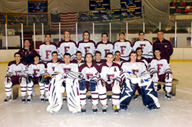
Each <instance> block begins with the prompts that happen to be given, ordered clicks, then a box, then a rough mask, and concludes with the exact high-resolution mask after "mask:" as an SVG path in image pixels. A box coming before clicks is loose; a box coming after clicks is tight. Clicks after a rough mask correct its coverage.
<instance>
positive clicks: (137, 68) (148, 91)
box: [120, 51, 160, 110]
mask: <svg viewBox="0 0 192 127" xmlns="http://www.w3.org/2000/svg"><path fill="white" fill-rule="evenodd" d="M136 59H137V53H136V52H135V51H132V52H131V53H130V61H128V62H124V63H123V64H122V66H121V69H122V70H123V73H121V79H122V80H123V87H122V90H121V94H120V108H121V109H122V110H126V109H127V106H128V105H129V103H130V101H131V98H132V96H133V94H134V93H135V89H136V86H137V84H138V85H139V87H140V88H141V91H142V93H141V95H142V99H143V104H144V105H145V106H147V107H148V108H149V109H150V110H152V109H158V108H160V104H159V102H158V97H157V92H156V90H155V88H154V84H153V82H152V79H151V77H150V74H149V72H147V71H146V67H145V65H144V63H143V62H136Z"/></svg>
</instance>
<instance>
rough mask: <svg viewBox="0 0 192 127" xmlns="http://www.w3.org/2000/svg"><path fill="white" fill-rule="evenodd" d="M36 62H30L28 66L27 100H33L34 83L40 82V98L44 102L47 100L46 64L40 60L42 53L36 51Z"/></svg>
mask: <svg viewBox="0 0 192 127" xmlns="http://www.w3.org/2000/svg"><path fill="white" fill-rule="evenodd" d="M33 58H34V62H33V63H31V64H29V66H28V72H27V74H28V77H27V94H28V97H27V102H28V103H29V102H31V100H32V92H33V91H32V90H33V85H34V84H38V85H39V87H40V93H41V95H40V99H41V101H42V102H44V100H45V95H44V94H45V84H44V76H45V74H46V65H45V64H44V63H43V62H40V61H39V60H40V55H39V54H38V53H36V54H35V55H34V56H33Z"/></svg>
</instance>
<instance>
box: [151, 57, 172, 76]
mask: <svg viewBox="0 0 192 127" xmlns="http://www.w3.org/2000/svg"><path fill="white" fill-rule="evenodd" d="M149 71H150V73H151V74H153V72H157V74H158V75H163V74H166V73H172V71H171V68H170V66H169V64H168V62H167V60H166V59H160V60H158V59H156V58H153V59H152V60H151V62H150V63H149Z"/></svg>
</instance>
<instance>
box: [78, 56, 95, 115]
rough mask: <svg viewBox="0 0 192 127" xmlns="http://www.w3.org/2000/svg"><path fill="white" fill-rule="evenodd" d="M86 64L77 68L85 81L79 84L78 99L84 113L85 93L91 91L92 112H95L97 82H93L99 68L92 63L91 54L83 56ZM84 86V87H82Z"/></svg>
mask: <svg viewBox="0 0 192 127" xmlns="http://www.w3.org/2000/svg"><path fill="white" fill-rule="evenodd" d="M85 61H86V63H84V64H82V65H81V66H80V67H79V72H80V73H82V74H83V76H84V78H85V80H84V79H83V80H82V81H80V82H84V83H80V99H81V110H82V112H85V111H86V91H91V96H92V104H93V106H92V110H93V112H97V111H98V108H97V104H98V88H97V82H96V81H95V80H94V78H96V75H97V74H98V69H99V67H98V66H97V64H96V63H93V62H92V61H93V55H92V54H91V53H87V54H86V55H85ZM83 84H84V85H86V86H84V85H83Z"/></svg>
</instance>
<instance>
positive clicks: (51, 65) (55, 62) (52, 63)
mask: <svg viewBox="0 0 192 127" xmlns="http://www.w3.org/2000/svg"><path fill="white" fill-rule="evenodd" d="M60 62H61V61H59V60H58V53H57V52H56V51H53V52H52V60H51V61H49V62H47V73H48V74H49V75H50V76H52V74H53V73H54V72H55V68H56V66H57V65H58V64H59V63H60ZM48 88H49V79H46V82H45V102H48Z"/></svg>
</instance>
